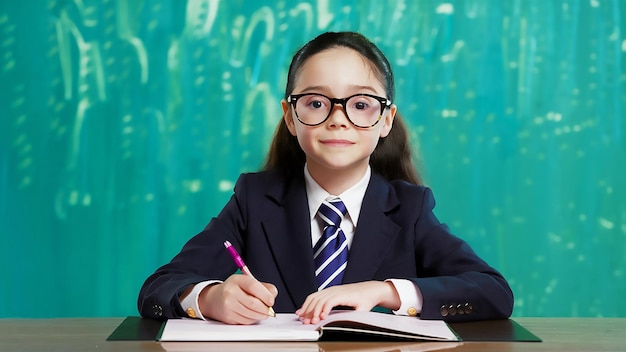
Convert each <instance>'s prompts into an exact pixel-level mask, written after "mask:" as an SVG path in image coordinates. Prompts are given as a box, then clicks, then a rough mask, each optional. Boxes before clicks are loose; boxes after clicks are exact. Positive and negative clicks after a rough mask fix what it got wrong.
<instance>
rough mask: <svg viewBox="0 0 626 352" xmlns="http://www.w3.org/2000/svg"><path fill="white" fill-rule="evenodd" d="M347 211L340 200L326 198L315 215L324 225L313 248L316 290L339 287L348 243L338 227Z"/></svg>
mask: <svg viewBox="0 0 626 352" xmlns="http://www.w3.org/2000/svg"><path fill="white" fill-rule="evenodd" d="M346 212H347V209H346V206H345V205H344V204H343V202H342V201H341V199H339V198H337V197H328V198H326V200H324V202H323V203H322V205H321V206H320V208H319V210H318V211H317V214H318V215H319V216H320V218H321V219H322V220H323V221H324V223H325V224H326V225H325V226H324V232H323V234H322V237H321V238H320V239H319V241H317V243H316V244H315V247H313V253H314V254H313V261H314V262H315V278H316V279H317V285H318V290H323V289H324V288H326V287H329V286H333V285H339V284H341V280H342V278H343V272H344V270H345V269H346V265H347V263H348V241H347V240H346V235H345V234H344V233H343V231H342V230H341V227H339V224H341V220H343V217H344V216H345V215H346Z"/></svg>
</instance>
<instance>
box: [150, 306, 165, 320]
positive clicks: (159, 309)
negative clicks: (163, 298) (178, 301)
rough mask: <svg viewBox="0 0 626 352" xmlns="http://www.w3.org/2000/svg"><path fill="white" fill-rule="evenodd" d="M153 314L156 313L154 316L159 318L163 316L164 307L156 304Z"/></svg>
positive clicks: (153, 307)
mask: <svg viewBox="0 0 626 352" xmlns="http://www.w3.org/2000/svg"><path fill="white" fill-rule="evenodd" d="M152 312H154V315H156V316H157V317H160V316H163V307H161V305H159V304H155V305H153V306H152Z"/></svg>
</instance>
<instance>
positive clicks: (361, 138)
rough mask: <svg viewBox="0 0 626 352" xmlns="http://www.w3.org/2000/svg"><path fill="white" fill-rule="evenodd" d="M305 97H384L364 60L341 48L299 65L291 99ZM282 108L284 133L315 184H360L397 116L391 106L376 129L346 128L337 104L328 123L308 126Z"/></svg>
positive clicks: (286, 106)
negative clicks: (336, 180)
mask: <svg viewBox="0 0 626 352" xmlns="http://www.w3.org/2000/svg"><path fill="white" fill-rule="evenodd" d="M303 93H319V94H323V95H325V96H327V97H329V98H346V97H349V96H352V95H354V94H360V93H363V94H372V95H376V96H380V97H385V98H386V97H387V96H386V94H385V90H384V86H383V84H382V83H381V82H380V80H379V79H378V78H377V77H376V74H375V73H374V71H372V68H371V67H370V66H369V64H368V63H367V59H365V58H364V57H363V56H361V55H360V54H359V53H358V52H356V51H354V50H352V49H349V48H345V47H338V48H332V49H328V50H325V51H322V52H319V53H317V54H315V55H313V56H311V57H310V58H309V59H308V60H307V61H306V62H305V63H304V64H303V65H302V67H301V68H300V72H299V73H298V75H297V78H296V82H295V85H294V90H293V92H292V93H291V94H303ZM282 108H283V113H284V114H283V118H284V119H285V123H286V124H287V128H288V129H289V131H290V132H291V134H292V135H294V136H296V137H297V138H298V143H299V144H300V147H301V148H302V150H303V151H304V153H305V154H306V160H307V166H308V170H309V172H310V173H311V175H312V176H313V177H314V178H315V179H316V181H318V183H319V182H320V181H322V179H328V178H329V177H331V178H332V177H333V176H340V175H343V176H347V177H349V178H350V179H352V180H354V181H356V180H358V179H360V177H362V176H363V174H364V173H365V170H366V169H367V166H368V164H369V158H370V155H371V154H372V152H373V151H374V149H375V148H376V145H377V143H378V139H379V138H381V137H386V136H387V134H389V131H390V130H391V126H392V123H393V117H394V115H395V113H396V106H395V105H392V106H391V107H390V108H387V109H385V110H384V112H383V116H382V118H381V120H380V121H379V122H378V123H377V124H376V125H375V126H374V127H370V128H359V127H355V126H354V125H353V124H352V123H350V121H349V120H348V118H347V117H346V114H345V112H344V110H343V108H342V107H341V106H340V105H335V106H334V107H333V108H332V111H331V114H330V116H329V117H328V119H327V120H326V121H324V122H323V123H322V124H320V125H317V126H307V125H304V124H302V123H301V122H300V121H299V120H298V119H297V117H296V115H295V112H294V111H293V108H292V106H291V105H290V104H289V103H288V102H287V101H285V100H283V101H282Z"/></svg>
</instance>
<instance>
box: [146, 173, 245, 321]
mask: <svg viewBox="0 0 626 352" xmlns="http://www.w3.org/2000/svg"><path fill="white" fill-rule="evenodd" d="M243 179H245V174H244V175H242V176H241V177H240V178H239V180H238V181H237V184H236V186H235V193H234V194H233V196H232V197H231V198H230V200H229V201H228V202H227V204H226V205H225V206H224V208H223V209H222V211H221V212H220V214H219V215H218V216H217V217H214V218H213V219H211V221H210V222H209V224H208V225H207V226H206V227H205V228H204V230H203V231H202V232H200V233H199V234H197V235H196V236H194V237H192V238H191V239H190V240H189V241H188V242H187V243H185V245H184V246H183V248H182V249H181V251H180V252H179V253H178V254H177V255H176V256H174V258H173V259H172V260H171V261H170V262H169V263H167V264H165V265H163V266H161V267H160V268H158V269H157V270H156V271H155V272H154V273H153V274H152V275H150V276H149V277H148V278H147V279H146V281H145V282H144V284H143V286H142V287H141V290H140V292H139V297H138V301H137V307H138V310H139V313H140V314H141V316H143V317H147V318H156V319H169V318H179V317H186V316H187V314H186V313H185V312H184V311H183V309H182V307H181V305H180V296H181V295H182V294H183V292H184V291H185V290H186V289H187V288H188V287H190V286H191V285H194V284H197V283H199V282H203V281H207V280H219V281H223V280H225V279H226V278H228V277H229V276H230V275H231V274H232V273H234V272H235V271H236V270H237V267H236V265H235V263H234V261H233V260H232V258H231V257H230V256H229V254H228V251H226V250H225V249H224V245H223V243H224V241H226V240H228V241H230V242H231V243H233V244H236V245H237V246H238V245H239V244H240V243H241V242H242V233H244V231H245V228H246V226H247V219H246V215H245V210H244V208H245V195H246V192H247V190H246V189H245V187H244V185H245V182H244V181H243Z"/></svg>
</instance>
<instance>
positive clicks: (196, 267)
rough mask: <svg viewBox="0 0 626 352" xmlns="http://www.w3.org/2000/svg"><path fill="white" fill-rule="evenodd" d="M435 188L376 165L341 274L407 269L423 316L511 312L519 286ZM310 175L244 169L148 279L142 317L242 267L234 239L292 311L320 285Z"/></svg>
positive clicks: (351, 277)
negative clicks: (475, 246)
mask: <svg viewBox="0 0 626 352" xmlns="http://www.w3.org/2000/svg"><path fill="white" fill-rule="evenodd" d="M434 206H435V200H434V198H433V195H432V192H431V190H430V189H429V188H427V187H423V186H416V185H413V184H409V183H407V182H404V181H388V180H386V179H384V178H382V177H381V176H379V175H377V174H374V173H372V177H371V180H370V183H369V185H368V187H367V190H366V192H365V197H364V199H363V205H362V208H361V213H360V216H359V220H358V225H357V227H356V230H355V233H354V239H353V242H352V245H351V247H350V253H349V259H348V265H347V268H346V271H345V273H344V277H343V283H354V282H360V281H368V280H385V279H391V278H406V279H410V280H412V281H414V282H415V283H416V284H417V285H418V287H419V288H420V290H421V292H422V296H423V307H422V312H421V318H422V319H444V320H447V321H469V320H484V319H500V318H507V317H509V316H510V315H511V312H512V309H513V293H512V291H511V289H510V287H509V285H508V284H507V282H506V280H505V279H504V278H503V276H502V275H501V274H500V273H499V272H498V271H496V270H495V269H494V268H492V267H490V266H489V265H488V264H487V263H485V262H484V261H483V260H482V259H481V258H479V257H478V256H477V255H476V254H475V253H474V251H473V250H472V249H471V248H470V247H469V246H468V244H467V243H466V242H465V241H463V240H461V239H459V238H458V237H456V236H454V235H452V234H451V233H450V232H449V231H448V228H447V226H445V225H444V224H442V223H440V222H439V220H437V218H436V217H435V215H434V214H433V211H432V210H433V208H434ZM310 224H311V221H310V216H309V208H308V202H307V195H306V190H305V184H304V176H303V175H302V174H301V175H297V177H285V176H283V175H281V174H279V173H276V172H272V171H264V172H259V173H249V174H242V175H241V176H240V177H239V179H238V181H237V184H236V186H235V192H234V194H233V196H232V198H231V199H230V200H229V202H228V203H227V204H226V206H225V207H224V209H223V210H222V211H221V213H220V214H219V215H218V216H217V217H215V218H213V219H211V221H210V222H209V224H208V225H207V226H206V227H205V229H204V230H203V231H202V232H200V233H199V234H198V235H196V236H195V237H193V238H191V239H190V240H189V241H188V242H187V243H186V244H185V246H184V247H183V248H182V250H181V251H180V253H178V254H177V255H176V256H175V257H174V258H173V259H172V260H171V262H170V263H168V264H166V265H164V266H162V267H160V268H159V269H157V270H156V272H155V273H154V274H152V275H151V276H150V277H148V279H147V280H146V282H145V283H144V285H143V287H142V288H141V291H140V293H139V300H138V308H139V312H140V314H141V315H142V316H144V317H150V318H174V317H182V316H186V314H185V312H184V311H183V309H182V308H181V305H180V303H179V296H180V295H181V294H182V292H184V291H185V289H186V288H187V287H188V286H189V285H192V284H196V283H198V282H201V281H205V280H225V279H226V278H228V277H229V276H230V275H231V274H232V273H233V272H235V271H236V270H237V267H236V265H235V263H234V261H233V259H232V258H231V257H230V255H229V254H228V251H227V250H226V249H225V248H224V245H223V243H224V241H227V240H228V241H230V242H231V243H232V244H233V246H235V248H236V249H237V250H238V251H239V253H240V254H241V256H242V257H243V259H244V261H245V262H246V264H247V265H248V267H249V268H250V271H251V272H252V273H254V275H255V277H256V278H257V279H259V280H260V281H262V282H270V283H272V284H274V285H275V286H276V287H277V288H278V296H277V297H276V301H275V304H274V310H275V311H276V312H278V313H280V312H290V313H292V312H294V311H295V310H296V309H298V308H300V306H301V305H302V303H303V302H304V300H305V298H306V297H307V296H308V295H309V294H311V293H312V292H315V291H316V290H317V288H316V287H317V286H316V282H315V276H314V265H313V250H312V247H311V228H310Z"/></svg>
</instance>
